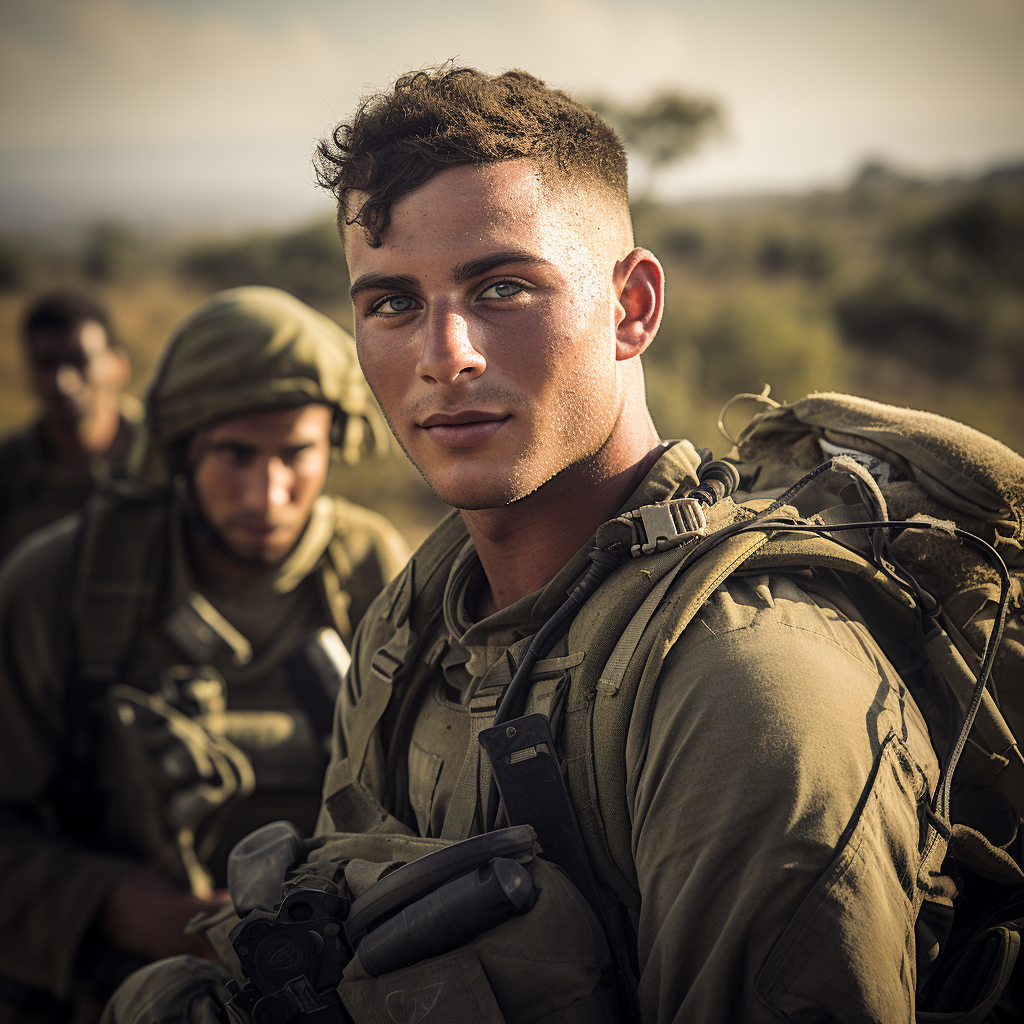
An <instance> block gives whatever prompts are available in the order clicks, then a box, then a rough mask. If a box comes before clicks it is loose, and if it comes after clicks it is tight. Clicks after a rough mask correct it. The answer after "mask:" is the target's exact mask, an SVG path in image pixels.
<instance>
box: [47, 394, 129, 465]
mask: <svg viewBox="0 0 1024 1024" xmlns="http://www.w3.org/2000/svg"><path fill="white" fill-rule="evenodd" d="M45 423H46V435H47V438H48V440H49V442H50V445H51V447H52V449H53V453H54V455H55V456H56V457H57V461H58V462H61V463H63V464H64V465H65V466H70V467H74V468H88V467H90V466H94V465H95V464H96V463H97V462H99V461H100V460H101V459H102V458H103V457H104V456H105V455H107V454H108V453H109V452H110V449H111V448H112V447H113V445H114V442H115V441H116V440H117V436H118V434H119V432H120V430H121V413H120V410H119V409H118V408H117V406H112V407H110V408H104V409H101V410H96V412H94V413H93V414H91V415H89V416H85V417H83V418H82V419H80V420H77V421H72V422H68V421H66V420H63V419H56V418H47V419H46V420H45Z"/></svg>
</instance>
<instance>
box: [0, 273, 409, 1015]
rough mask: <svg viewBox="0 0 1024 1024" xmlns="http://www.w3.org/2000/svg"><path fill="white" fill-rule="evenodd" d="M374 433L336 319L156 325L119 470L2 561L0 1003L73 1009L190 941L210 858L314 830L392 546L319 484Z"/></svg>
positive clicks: (285, 314)
mask: <svg viewBox="0 0 1024 1024" xmlns="http://www.w3.org/2000/svg"><path fill="white" fill-rule="evenodd" d="M385 440H386V435H385V434H384V433H383V424H382V423H381V422H380V421H379V414H378V413H377V412H376V410H375V408H374V406H373V403H372V399H371V397H370V395H369V393H368V391H367V389H366V385H365V382H364V380H363V378H362V375H361V373H360V372H359V368H358V365H357V363H356V357H355V351H354V348H353V346H352V339H351V338H350V337H349V336H348V335H347V334H345V332H343V331H342V330H341V329H340V328H339V327H338V326H337V325H335V324H334V323H333V322H331V321H330V320H328V319H327V318H326V317H325V316H323V315H321V314H320V313H318V312H316V311H315V310H313V309H310V308H309V307H307V306H305V305H304V304H303V303H301V302H299V301H298V300H296V299H294V298H293V297H291V296H290V295H287V294H286V293H284V292H281V291H278V290H276V289H271V288H255V287H253V288H239V289H235V290H232V291H227V292H223V293H221V294H219V295H217V296H215V297H214V298H212V299H210V300H209V301H208V302H206V303H205V304H204V305H202V306H201V307H199V308H198V309H197V310H195V311H194V312H193V313H192V314H191V315H190V316H188V317H186V319H185V320H184V321H183V322H182V323H181V324H179V325H178V327H177V328H176V329H175V331H174V332H173V334H172V336H171V338H170V340H169V342H168V344H167V347H166V349H165V351H164V353H163V356H162V358H161V361H160V363H159V365H158V367H157V369H156V371H155V374H154V377H153V380H152V383H151V384H150V386H149V390H148V394H147V396H146V421H145V439H144V444H143V447H142V451H141V454H140V461H139V465H138V474H137V476H138V480H137V482H133V484H132V485H131V486H128V485H125V486H121V487H118V488H116V489H108V490H107V491H105V492H103V493H100V494H99V495H97V496H96V497H95V498H94V499H93V500H92V501H91V502H90V503H89V504H88V505H87V507H86V508H85V509H84V511H83V512H82V513H81V514H80V515H78V516H76V517H73V518H69V519H65V520H62V521H61V522H59V523H57V524H55V525H54V526H52V527H50V528H48V529H47V530H45V531H41V532H40V533H38V534H36V535H34V537H33V538H32V539H31V540H30V541H28V542H26V544H25V545H23V546H22V547H21V548H20V549H19V551H18V552H17V553H16V554H15V555H13V556H12V558H11V560H10V561H9V563H8V564H7V565H6V567H5V571H4V572H3V574H2V577H0V630H2V637H3V639H2V642H0V644H2V646H0V650H2V655H0V659H2V660H0V734H2V740H0V815H2V817H3V830H2V833H0V837H2V838H0V975H2V981H0V1004H4V1007H5V1008H4V1009H3V1010H2V1011H0V1017H2V1019H3V1020H67V1019H73V1020H75V1021H76V1022H77V1021H87V1020H90V1019H95V1018H96V1017H97V1016H98V1015H99V1011H100V1009H101V1008H102V1005H103V1002H104V1001H105V999H106V997H107V996H108V995H109V992H110V991H111V990H112V989H113V987H114V985H115V984H116V983H117V981H118V980H119V979H120V978H121V977H123V976H124V975H125V974H126V973H127V972H128V970H130V969H131V968H133V967H136V966H138V965H139V964H140V963H142V962H144V961H146V960H149V959H152V958H155V957H160V956H166V955H168V954H171V953H176V952H185V951H190V952H196V953H199V954H200V955H202V954H204V953H206V952H207V951H208V947H207V946H206V944H205V942H204V941H203V940H202V939H197V938H192V937H188V936H186V935H184V934H183V928H184V926H185V924H186V922H187V921H188V920H189V918H191V917H192V916H193V915H194V914H195V913H196V912H197V911H198V910H202V909H208V908H210V907H211V906H216V905H219V904H220V903H221V902H222V900H223V896H222V894H221V892H220V889H221V887H222V886H223V884H224V857H225V853H226V851H227V850H228V849H230V847H231V846H232V844H233V843H234V842H235V841H236V840H237V839H238V838H239V837H240V836H242V835H244V834H245V833H247V832H248V831H250V830H251V829H253V828H254V827H256V826H258V825H261V824H263V823H264V822H266V821H268V820H272V819H274V818H281V817H287V818H290V819H292V820H294V821H296V822H298V823H299V825H300V826H301V827H302V828H304V829H305V830H306V831H307V832H309V831H311V830H312V827H313V825H314V821H315V817H316V811H317V807H318V805H319V793H320V785H321V780H322V778H323V772H324V767H325V765H326V761H327V754H326V739H327V734H328V733H329V730H330V718H331V706H332V702H333V698H334V692H335V690H336V688H337V680H338V678H339V675H340V672H341V671H343V670H344V667H345V662H346V661H347V658H348V654H347V648H348V646H349V645H350V643H351V639H352V631H353V629H354V627H355V625H356V624H357V623H358V622H359V620H360V618H361V617H362V616H363V614H364V613H365V611H366V609H367V607H368V605H369V604H370V602H371V601H372V599H373V598H374V597H375V595H376V594H377V593H378V592H379V591H380V589H381V588H382V587H383V586H384V584H385V583H387V581H388V580H389V579H391V578H392V577H393V576H394V575H395V573H396V572H397V571H398V569H399V568H400V567H401V566H402V564H403V563H404V561H405V557H406V555H407V551H406V548H405V544H404V541H403V540H402V539H401V537H400V536H399V535H398V533H397V532H396V530H395V529H394V528H393V527H392V526H391V525H390V524H389V523H388V522H387V521H386V520H385V519H384V518H382V517H381V516H379V515H377V514H376V513H374V512H371V511H369V510H367V509H364V508H361V507H360V506H358V505H354V504H352V503H350V502H348V501H345V500H343V499H342V498H340V497H332V496H327V495H324V494H322V491H323V488H324V484H325V481H326V479H327V472H328V468H329V463H330V459H331V454H332V451H337V452H340V453H341V454H342V455H344V456H345V457H346V458H347V459H349V460H350V461H355V460H357V459H358V458H359V456H360V455H361V454H363V453H365V452H372V451H374V450H375V449H377V448H379V447H380V445H381V444H382V442H384V441H385Z"/></svg>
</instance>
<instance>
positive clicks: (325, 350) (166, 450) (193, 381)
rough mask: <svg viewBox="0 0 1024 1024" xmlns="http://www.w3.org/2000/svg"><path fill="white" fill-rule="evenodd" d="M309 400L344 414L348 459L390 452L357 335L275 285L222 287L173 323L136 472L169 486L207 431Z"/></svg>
mask: <svg viewBox="0 0 1024 1024" xmlns="http://www.w3.org/2000/svg"><path fill="white" fill-rule="evenodd" d="M310 402H318V403H322V404H324V405H330V406H333V407H334V408H335V410H336V411H337V413H338V414H340V415H336V417H335V424H336V429H337V433H336V434H335V435H333V437H332V440H333V441H334V443H335V444H336V445H338V446H339V447H340V448H341V453H342V457H343V458H344V459H345V461H347V462H358V461H359V459H360V457H361V456H362V455H364V454H366V453H373V454H383V453H385V452H386V451H387V448H388V437H389V434H388V430H387V427H386V426H385V424H384V420H383V418H382V416H381V414H380V412H379V411H378V409H377V407H376V405H375V403H374V401H373V397H372V395H371V394H370V389H369V387H368V386H367V384H366V381H365V379H364V378H363V375H362V372H361V371H360V369H359V363H358V361H357V359H356V348H355V342H354V341H353V339H352V336H351V335H349V334H347V333H346V332H345V331H343V330H342V329H341V328H340V327H339V326H338V325H337V324H336V323H334V321H333V320H330V319H328V318H327V317H326V316H324V315H323V314H322V313H318V312H317V311H316V310H315V309H311V308H310V307H309V306H307V305H306V304H305V303H303V302H300V301H299V300H298V299H296V298H295V297H294V296H292V295H289V294H288V293H287V292H283V291H281V290H280V289H278V288H264V287H255V286H252V287H246V288H232V289H229V290H228V291H223V292H220V293H218V294H217V295H214V296H213V298H211V299H209V300H208V301H207V302H204V303H203V304H202V305H201V306H200V307H199V308H198V309H195V310H193V311H192V313H190V314H189V315H188V316H186V317H185V319H184V320H182V321H181V322H180V323H179V324H178V325H177V327H175V329H174V331H173V332H172V333H171V337H170V339H169V340H168V342H167V345H166V346H165V348H164V350H163V352H162V353H161V356H160V359H159V361H158V363H157V366H156V369H155V370H154V371H153V376H152V379H151V380H150V383H149V386H148V388H147V390H146V397H145V405H146V419H145V430H144V431H143V437H142V439H141V442H140V445H139V447H138V449H137V451H136V460H135V476H136V478H137V479H138V480H139V482H141V483H144V484H150V485H154V486H166V485H168V484H170V482H171V479H172V477H173V475H174V473H175V471H176V470H177V469H179V468H181V466H180V464H179V463H180V455H179V454H178V452H179V451H180V449H181V447H182V445H183V444H184V442H186V441H187V439H188V438H189V437H191V435H192V434H194V433H195V431H196V430H198V429H199V428H200V427H204V426H207V425H208V424H211V423H214V422H217V421H219V420H224V419H229V418H231V417H233V416H241V415H243V414H245V413H250V412H259V411H263V410H268V409H281V408H295V407H297V406H300V405H306V404H308V403H310Z"/></svg>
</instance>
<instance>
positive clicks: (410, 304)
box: [373, 295, 416, 313]
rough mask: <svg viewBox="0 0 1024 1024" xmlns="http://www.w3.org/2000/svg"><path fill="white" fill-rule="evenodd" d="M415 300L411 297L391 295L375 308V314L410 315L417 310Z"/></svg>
mask: <svg viewBox="0 0 1024 1024" xmlns="http://www.w3.org/2000/svg"><path fill="white" fill-rule="evenodd" d="M415 308H416V303H415V300H414V299H413V298H412V297H411V296H409V295H389V296H388V297H387V298H386V299H381V301H380V302H379V303H377V305H376V306H374V307H373V311H374V312H375V313H408V312H409V310H410V309H415Z"/></svg>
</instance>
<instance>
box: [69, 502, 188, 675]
mask: <svg viewBox="0 0 1024 1024" xmlns="http://www.w3.org/2000/svg"><path fill="white" fill-rule="evenodd" d="M167 516H168V507H167V504H166V502H163V501H160V500H156V499H155V498H154V496H153V495H151V494H149V493H148V492H137V491H134V490H130V489H127V488H123V489H118V490H117V491H116V492H114V491H110V492H103V493H100V494H97V495H96V496H95V497H93V498H92V499H91V500H90V501H89V503H88V504H87V505H86V508H85V511H84V513H83V520H82V525H81V527H80V529H79V537H78V556H77V559H76V571H75V583H74V592H73V593H72V598H71V600H72V614H73V620H74V622H75V632H76V636H75V642H76V651H77V673H76V674H77V676H78V678H79V680H80V681H82V682H84V683H86V684H87V685H88V684H94V685H98V686H104V685H106V684H109V683H110V682H112V681H113V680H114V679H115V678H116V677H117V674H118V672H119V670H120V668H121V665H122V663H123V661H124V659H125V656H126V655H127V653H128V647H129V645H130V644H131V641H132V638H133V636H134V635H135V629H136V624H137V623H138V621H139V619H140V618H141V617H142V615H143V614H144V613H145V611H147V610H148V609H149V608H150V607H151V605H152V601H153V599H154V597H155V595H156V589H157V581H156V580H155V578H154V570H155V564H154V559H155V557H156V554H157V551H158V544H157V542H158V540H159V539H160V538H161V537H162V536H163V534H164V531H165V529H166V523H167Z"/></svg>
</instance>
